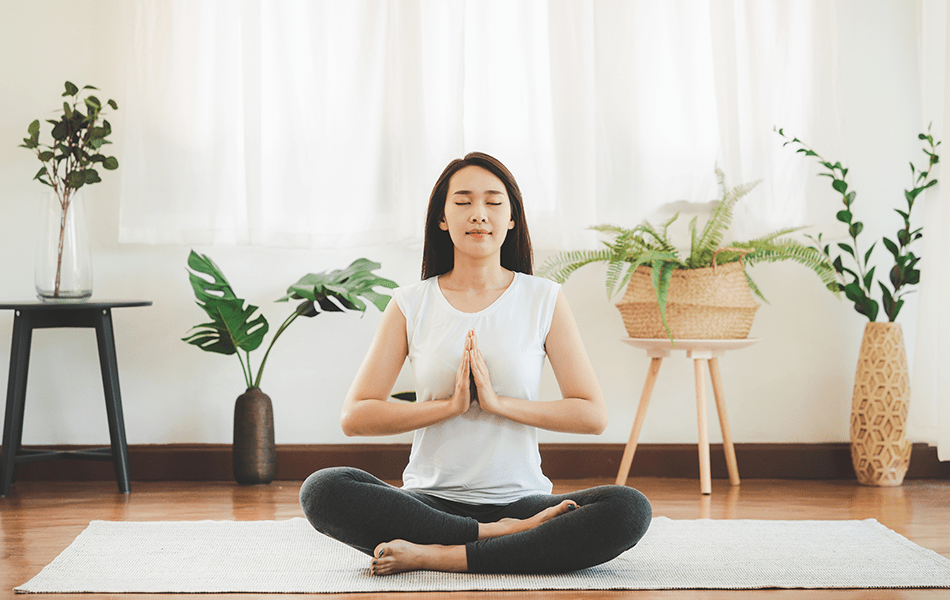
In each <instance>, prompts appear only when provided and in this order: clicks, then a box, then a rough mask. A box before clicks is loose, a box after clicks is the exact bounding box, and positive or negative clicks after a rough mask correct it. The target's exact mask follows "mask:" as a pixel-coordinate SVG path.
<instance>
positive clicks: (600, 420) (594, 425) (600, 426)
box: [588, 412, 607, 435]
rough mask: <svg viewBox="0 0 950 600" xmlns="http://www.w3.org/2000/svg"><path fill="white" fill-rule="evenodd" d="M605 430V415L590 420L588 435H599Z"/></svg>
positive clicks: (603, 413)
mask: <svg viewBox="0 0 950 600" xmlns="http://www.w3.org/2000/svg"><path fill="white" fill-rule="evenodd" d="M606 430H607V413H605V412H602V413H601V414H599V415H597V416H596V417H595V418H594V419H592V421H591V423H590V430H589V431H588V433H590V434H591V435H600V434H602V433H603V432H604V431H606Z"/></svg>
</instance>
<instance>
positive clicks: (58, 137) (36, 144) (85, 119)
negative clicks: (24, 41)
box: [19, 81, 119, 296]
mask: <svg viewBox="0 0 950 600" xmlns="http://www.w3.org/2000/svg"><path fill="white" fill-rule="evenodd" d="M65 88H66V89H65V91H64V92H63V95H62V97H64V98H71V100H67V101H64V102H63V115H62V116H61V117H60V118H59V119H47V120H46V122H47V123H49V124H50V125H52V126H53V128H52V130H51V131H50V136H51V137H52V138H53V139H52V141H51V142H50V143H49V144H42V143H40V121H39V119H37V120H34V121H33V122H32V123H30V125H29V127H27V133H28V134H29V137H25V138H23V143H22V144H20V146H19V147H20V148H26V149H28V150H32V151H33V152H34V153H35V154H36V156H37V158H39V159H40V162H41V163H43V166H42V167H41V168H40V170H39V171H37V172H36V175H34V176H33V179H35V180H36V181H39V182H40V183H42V184H43V185H46V186H49V187H50V188H52V190H53V193H54V194H56V198H57V199H58V200H59V206H60V210H61V218H60V230H59V245H58V250H59V251H58V253H57V259H56V280H55V283H54V292H53V295H54V296H59V288H60V276H61V274H62V266H63V246H64V242H65V234H66V215H67V213H68V212H69V207H70V204H71V203H72V200H73V194H74V193H75V192H76V190H78V189H79V188H81V187H83V186H85V185H92V184H94V183H99V182H100V181H102V179H101V178H100V177H99V171H98V170H97V169H96V165H97V164H98V165H101V166H102V168H103V169H106V170H108V171H114V170H115V169H118V168H119V161H118V160H116V158H115V157H114V156H106V155H105V154H103V153H102V147H103V146H105V145H107V144H111V143H112V142H110V141H109V140H108V137H109V135H110V134H111V133H112V125H110V124H109V121H107V120H106V119H105V118H104V115H103V112H102V111H103V109H104V106H103V104H102V102H101V101H100V100H99V98H97V97H96V96H93V95H92V94H90V93H89V90H95V89H96V88H95V87H93V86H91V85H86V86H83V87H82V89H80V88H78V87H76V86H75V85H74V84H72V83H70V82H68V81H67V82H66V84H65ZM106 105H107V106H109V107H110V108H112V110H118V109H119V105H118V104H116V102H115V100H107V101H106ZM100 119H101V120H102V122H101V123H100Z"/></svg>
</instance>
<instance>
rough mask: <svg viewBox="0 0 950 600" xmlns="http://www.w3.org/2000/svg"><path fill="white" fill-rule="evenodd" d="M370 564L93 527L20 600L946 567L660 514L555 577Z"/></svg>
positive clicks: (340, 550) (727, 584) (892, 551)
mask: <svg viewBox="0 0 950 600" xmlns="http://www.w3.org/2000/svg"><path fill="white" fill-rule="evenodd" d="M369 560H370V559H369V557H367V556H365V555H363V554H361V553H359V552H357V551H356V550H353V549H351V548H349V547H347V546H344V545H343V544H340V543H338V542H336V541H334V540H331V539H329V538H327V537H325V536H323V535H321V534H319V533H317V532H316V531H314V530H313V529H312V528H311V527H310V525H309V524H308V523H307V521H306V520H305V519H302V518H295V519H290V520H286V521H178V522H170V521H165V522H112V521H93V522H92V523H90V524H89V527H88V528H87V529H86V530H85V531H83V532H82V533H81V534H80V535H79V536H78V537H77V538H76V540H75V541H74V542H73V543H72V544H70V546H69V547H68V548H66V549H65V550H64V551H63V552H62V554H60V555H59V556H58V557H57V558H56V559H54V560H53V562H52V563H50V564H49V565H48V566H46V567H45V568H44V569H43V570H42V571H41V572H40V573H39V574H38V575H37V576H36V577H34V578H33V579H31V580H30V581H28V582H27V583H25V584H23V585H22V586H20V587H18V588H16V591H17V592H23V593H43V592H46V593H76V592H99V593H125V592H139V593H146V592H157V593H162V592H164V593H174V592H186V593H187V592H218V593H226V592H266V593H320V592H326V593H330V592H389V591H452V590H543V589H552V590H553V589H591V590H605V589H624V590H627V589H629V590H636V589H649V590H661V589H759V588H771V587H774V588H912V587H921V588H923V587H941V588H942V587H950V560H948V559H947V558H944V557H943V556H941V555H939V554H937V553H936V552H933V551H931V550H927V549H926V548H923V547H921V546H919V545H917V544H914V543H913V542H911V541H910V540H908V539H907V538H905V537H903V536H901V535H899V534H897V533H895V532H893V531H891V530H890V529H888V528H886V527H884V526H883V525H881V524H880V523H878V522H877V521H876V520H874V519H869V520H865V521H749V520H722V521H719V520H707V519H703V520H694V521H693V520H672V519H667V518H664V517H657V518H655V519H654V520H653V523H652V524H651V526H650V530H649V531H648V532H647V535H646V536H645V537H644V538H643V540H641V542H640V543H639V544H638V545H637V546H636V547H635V548H633V549H631V550H629V551H628V552H626V553H624V554H623V555H621V556H619V557H617V558H616V559H614V560H612V561H610V562H609V563H606V564H604V565H601V566H599V567H594V568H591V569H585V570H583V571H576V572H572V573H565V574H562V575H471V574H446V573H435V572H431V571H419V572H413V573H402V574H399V575H391V576H386V577H374V576H372V575H371V574H370V572H369V569H368V565H369Z"/></svg>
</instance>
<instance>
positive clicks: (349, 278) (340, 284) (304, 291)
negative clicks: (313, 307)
mask: <svg viewBox="0 0 950 600" xmlns="http://www.w3.org/2000/svg"><path fill="white" fill-rule="evenodd" d="M380 266H381V265H380V264H379V263H376V262H373V261H371V260H368V259H365V258H360V259H357V260H355V261H353V262H352V263H351V264H350V266H348V267H347V268H345V269H337V270H335V271H331V272H329V273H326V272H325V273H317V274H314V273H309V274H307V275H304V276H303V277H302V278H300V280H299V281H297V282H296V283H295V284H293V285H291V286H290V287H289V288H287V294H286V295H285V296H284V297H282V298H280V299H278V302H286V301H288V300H309V301H311V302H317V303H318V304H320V305H321V307H322V308H323V309H324V310H334V309H336V310H339V309H338V308H337V306H336V304H335V303H339V306H342V307H343V308H345V309H347V310H355V311H359V312H363V311H365V310H366V304H365V303H364V302H363V301H361V300H360V297H362V298H365V299H366V300H368V301H369V302H371V303H372V304H373V305H374V306H376V308H377V309H379V310H380V311H383V310H385V308H386V305H387V304H388V303H389V301H390V300H391V297H390V296H387V295H384V294H380V293H378V292H376V291H375V290H374V289H373V288H375V287H384V288H390V289H392V288H396V287H399V284H397V283H396V282H395V281H391V280H389V279H386V278H384V277H379V276H377V275H374V274H373V271H374V270H375V269H378V268H379V267H380ZM330 298H332V299H333V300H334V303H329V304H326V303H325V302H324V301H326V302H329V299H330Z"/></svg>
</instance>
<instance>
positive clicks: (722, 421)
mask: <svg viewBox="0 0 950 600" xmlns="http://www.w3.org/2000/svg"><path fill="white" fill-rule="evenodd" d="M709 378H710V379H712V385H713V394H714V395H715V396H716V409H717V410H718V411H719V427H720V428H721V429H722V449H723V450H724V451H725V453H726V466H727V467H728V469H729V482H730V483H731V484H732V485H739V465H738V463H736V449H735V446H733V444H732V434H731V433H730V432H729V417H728V416H727V415H726V394H725V392H724V391H723V387H722V377H721V376H720V374H719V359H718V358H711V359H710V360H709Z"/></svg>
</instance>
